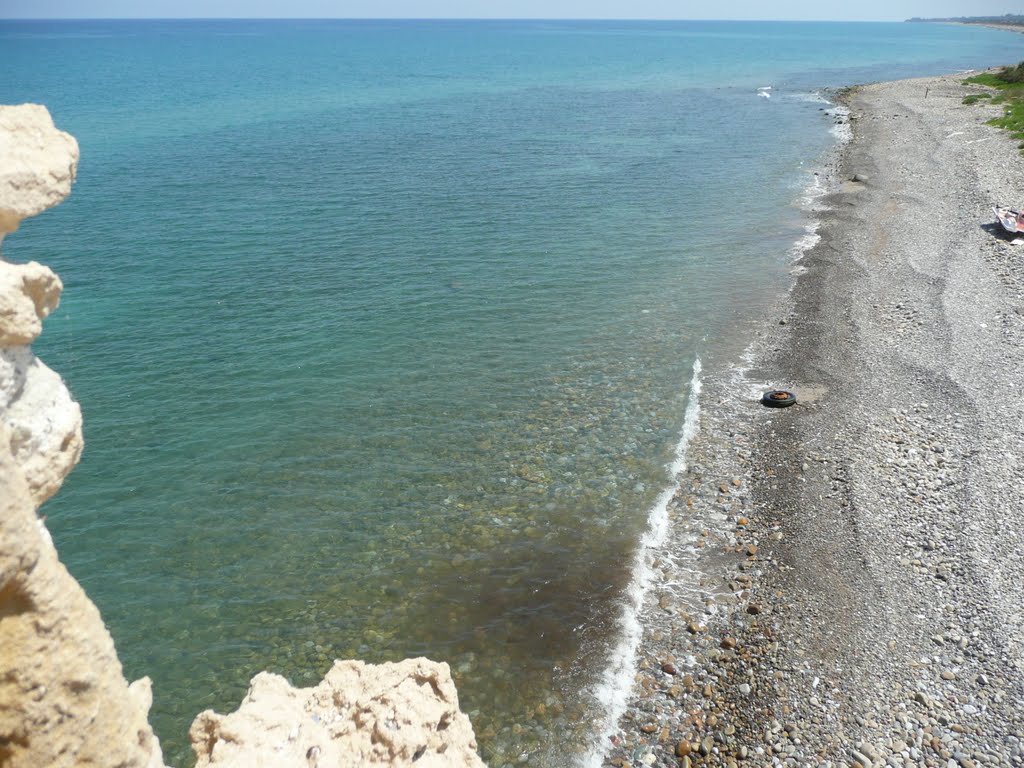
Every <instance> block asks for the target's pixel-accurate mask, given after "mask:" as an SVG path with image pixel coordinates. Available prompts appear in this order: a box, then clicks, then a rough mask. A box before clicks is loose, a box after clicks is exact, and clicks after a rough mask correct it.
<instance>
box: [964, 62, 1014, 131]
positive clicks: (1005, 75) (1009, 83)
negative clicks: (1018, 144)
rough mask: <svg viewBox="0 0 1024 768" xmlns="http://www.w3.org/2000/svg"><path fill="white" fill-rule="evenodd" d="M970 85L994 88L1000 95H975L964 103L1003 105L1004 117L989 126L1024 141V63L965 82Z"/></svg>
mask: <svg viewBox="0 0 1024 768" xmlns="http://www.w3.org/2000/svg"><path fill="white" fill-rule="evenodd" d="M968 83H972V84H974V85H984V86H986V87H988V88H994V89H996V90H997V91H998V93H996V94H990V93H974V94H971V95H969V96H967V97H965V98H964V101H963V103H964V104H977V103H978V102H979V101H981V100H982V99H989V100H990V101H989V103H991V104H1002V105H1003V116H1002V117H997V118H995V119H993V120H989V121H988V122H989V125H994V126H996V127H997V128H1003V129H1005V130H1007V131H1009V132H1010V135H1011V136H1013V138H1015V139H1017V140H1018V141H1020V140H1024V61H1022V62H1021V63H1020V64H1018V65H1016V66H1014V67H1003V68H1002V69H1001V70H999V71H998V72H994V73H993V72H985V73H983V74H980V75H974V76H973V77H969V78H967V79H966V80H964V84H965V85H966V84H968Z"/></svg>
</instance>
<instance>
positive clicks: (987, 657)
mask: <svg viewBox="0 0 1024 768" xmlns="http://www.w3.org/2000/svg"><path fill="white" fill-rule="evenodd" d="M963 77H964V75H962V74H956V75H949V76H943V77H935V78H925V79H915V80H904V81H897V82H888V83H879V84H872V85H866V86H860V87H857V88H854V89H851V90H849V91H847V92H845V93H844V94H842V96H841V99H840V101H841V102H842V103H843V104H844V105H845V108H846V109H848V110H849V112H848V113H846V112H845V111H843V110H840V111H839V112H837V117H836V120H837V121H838V122H839V123H841V124H843V130H849V133H850V137H851V138H850V140H849V141H848V142H847V143H845V144H843V145H842V146H841V147H840V148H839V149H838V150H837V151H836V154H835V157H833V158H832V159H831V160H830V161H829V163H828V169H827V171H826V172H824V173H823V179H825V178H826V177H827V180H826V182H825V183H826V184H827V188H828V190H829V193H828V194H827V195H826V196H825V197H824V198H823V199H822V208H823V210H822V211H821V212H820V215H819V216H818V218H819V219H820V221H821V225H820V227H819V228H818V230H817V235H818V236H819V238H820V239H819V240H818V241H817V243H816V245H814V246H813V247H812V248H810V249H809V250H808V251H806V252H805V254H804V255H803V256H802V258H800V260H799V262H798V263H796V264H795V265H794V274H795V282H794V287H793V288H792V290H791V291H790V293H789V294H788V296H787V297H786V298H785V299H784V300H782V302H781V303H780V304H779V305H778V306H777V307H776V308H775V311H774V313H773V315H772V316H771V317H767V318H765V319H764V321H763V322H762V323H761V324H759V325H757V326H754V327H752V328H751V329H750V330H751V339H752V343H751V347H750V349H749V351H748V358H749V359H748V360H747V361H746V363H745V364H744V367H742V368H738V367H737V368H733V369H731V370H730V369H727V368H723V367H722V366H718V369H720V370H723V371H724V372H723V373H721V374H716V375H714V376H711V377H708V378H706V379H705V381H704V382H703V386H704V391H703V393H702V395H701V415H700V430H699V433H698V435H697V436H696V438H695V439H694V441H693V442H692V443H691V444H690V446H689V450H688V454H687V467H686V469H685V470H684V473H683V475H682V476H681V478H680V480H681V487H680V490H679V492H678V493H677V494H676V496H675V498H674V499H673V501H672V503H671V505H670V509H669V515H670V521H669V525H670V531H669V533H668V535H667V537H666V541H665V543H664V545H663V546H660V547H657V548H655V549H654V550H653V551H652V552H651V553H650V554H649V557H650V562H649V565H650V567H651V572H652V574H653V575H652V578H651V585H650V588H649V589H648V590H647V592H646V593H645V596H644V606H643V609H642V611H641V617H642V627H643V630H642V631H643V637H642V640H641V641H640V649H639V657H638V669H637V673H636V677H635V682H634V685H633V688H632V691H631V693H630V698H629V701H628V703H627V704H626V706H625V713H624V714H623V715H622V717H621V718H620V719H619V722H618V727H617V728H616V729H614V730H613V732H612V733H611V734H610V735H609V737H608V738H609V739H610V748H609V751H608V752H607V754H606V756H605V758H604V764H605V765H607V766H619V767H621V768H626V767H627V766H642V765H648V766H684V767H686V766H704V765H707V766H712V765H714V766H719V765H721V766H733V765H749V766H774V765H786V766H805V765H822V766H851V767H852V766H861V768H868V767H869V766H870V767H872V768H874V767H876V766H941V767H943V768H955V767H956V766H960V768H971V767H972V766H1021V765H1024V674H1022V673H1024V654H1022V651H1024V641H1022V634H1021V631H1022V625H1024V612H1022V610H1021V606H1022V605H1024V580H1022V578H1021V577H1022V575H1024V555H1022V553H1024V525H1022V523H1024V384H1022V383H1021V380H1020V372H1021V370H1022V369H1024V344H1022V342H1024V247H1020V246H1017V247H1015V246H1013V245H1012V244H1011V243H1010V242H1009V241H1008V239H1007V238H1006V237H1005V236H1004V235H1003V234H1002V232H1001V231H1000V230H999V229H998V225H995V224H994V217H993V214H992V206H993V205H994V204H995V203H997V202H999V203H1004V204H1007V205H1011V206H1014V205H1018V204H1020V202H1021V200H1020V198H1021V195H1022V194H1024V160H1022V158H1021V156H1020V150H1019V149H1018V147H1017V142H1016V141H1015V140H1013V139H1012V138H1011V137H1010V136H1009V135H1008V134H1006V133H1005V132H1002V131H999V130H998V129H996V128H993V127H990V126H988V125H987V124H986V121H987V120H989V119H990V118H992V117H994V116H997V115H998V114H999V113H1000V108H999V107H993V106H991V105H985V104H983V103H979V104H973V105H964V104H963V98H964V96H966V95H968V94H970V93H975V92H979V91H981V90H983V89H981V88H980V87H978V86H971V85H964V84H963V82H962V80H963ZM775 388H781V389H785V390H791V391H793V392H795V393H796V394H797V397H798V403H797V405H795V406H793V407H790V408H778V409H769V408H764V407H762V406H761V405H760V404H759V402H758V398H759V397H760V394H761V393H762V392H764V391H766V390H769V389H775Z"/></svg>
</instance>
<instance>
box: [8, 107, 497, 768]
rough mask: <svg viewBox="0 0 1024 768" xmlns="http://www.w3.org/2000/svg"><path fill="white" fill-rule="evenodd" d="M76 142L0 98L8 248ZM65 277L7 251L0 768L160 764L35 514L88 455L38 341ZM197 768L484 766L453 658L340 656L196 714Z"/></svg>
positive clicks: (141, 703)
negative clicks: (310, 682)
mask: <svg viewBox="0 0 1024 768" xmlns="http://www.w3.org/2000/svg"><path fill="white" fill-rule="evenodd" d="M77 164H78V144H77V142H76V141H75V140H74V138H72V137H71V136H69V135H68V134H67V133H64V132H62V131H58V130H57V129H56V128H55V127H54V125H53V121H52V120H51V118H50V115H49V113H48V112H47V110H46V108H45V107H42V106H39V105H33V104H23V105H20V106H0V243H2V241H3V237H4V235H5V234H8V233H10V232H14V231H15V230H17V228H18V226H19V225H20V223H21V221H22V220H23V219H25V218H28V217H30V216H35V215H36V214H38V213H40V212H42V211H43V210H45V209H46V208H49V207H50V206H53V205H56V204H57V203H59V202H60V201H61V200H63V199H64V198H65V197H66V196H67V195H68V194H69V192H70V190H71V184H72V183H73V181H74V179H75V170H76V168H77ZM62 290H63V286H62V284H61V281H60V279H59V278H58V277H57V276H56V275H55V274H54V273H53V272H52V271H51V270H50V269H49V268H47V267H45V266H42V265H40V264H37V263H35V262H31V263H28V264H12V263H10V262H8V261H6V260H5V259H4V258H3V257H2V255H0V765H2V766H4V768H72V767H73V766H74V767H75V768H82V767H83V766H97V767H98V766H118V768H161V767H162V766H163V757H162V754H161V750H160V744H159V742H158V741H157V739H156V736H154V734H153V731H152V729H151V728H150V725H149V722H148V720H147V718H148V713H149V708H150V705H151V703H152V693H151V688H150V681H149V679H148V678H142V679H141V680H137V681H135V682H134V683H131V684H130V685H129V683H128V681H127V680H125V678H124V674H123V672H122V668H121V663H120V661H118V658H117V654H116V652H115V649H114V643H113V640H112V639H111V637H110V634H109V633H108V632H107V630H106V627H105V626H104V624H103V620H102V618H101V617H100V614H99V611H98V610H97V609H96V606H95V605H93V603H92V602H91V601H90V600H89V598H88V597H87V596H86V594H85V592H84V591H83V590H82V588H81V587H80V586H79V585H78V582H76V581H75V580H74V578H72V577H71V575H70V574H69V573H68V572H67V570H66V569H65V568H64V566H63V565H62V564H61V562H60V560H59V559H58V557H57V551H56V550H55V548H54V546H53V542H52V540H51V539H50V535H49V533H48V532H47V530H46V527H45V525H44V523H43V521H42V520H41V519H40V518H39V517H38V515H37V511H38V509H39V506H40V505H41V504H42V503H43V502H44V501H46V499H48V498H49V497H50V496H52V495H53V494H54V493H56V491H57V490H58V489H59V488H60V486H61V483H63V481H64V478H65V477H66V476H67V474H68V472H70V471H71V469H72V468H73V467H74V466H75V464H76V463H77V462H78V459H79V456H80V455H81V452H82V416H81V411H80V409H79V407H78V404H77V403H76V402H75V401H74V400H73V399H72V397H71V394H70V392H68V389H67V387H66V386H65V385H64V382H63V381H62V380H61V378H60V376H58V375H57V374H56V373H54V372H53V371H52V370H50V369H49V368H47V367H46V366H45V365H44V364H43V363H42V362H41V361H40V360H39V359H37V358H36V357H35V355H34V354H33V353H32V350H31V348H30V347H29V345H30V344H31V343H32V342H33V341H34V340H35V339H36V338H37V337H38V336H39V334H40V333H41V331H42V323H43V320H44V319H45V318H46V316H47V315H49V314H50V313H51V312H52V311H53V310H54V309H55V308H56V307H57V304H58V301H59V300H60V294H61V291H62ZM190 736H191V738H192V742H193V747H194V749H195V751H196V754H197V755H198V759H199V763H198V765H199V767H200V768H206V767H207V766H216V767H217V768H259V767H260V766H267V767H268V768H269V766H273V767H274V768H293V767H294V768H335V767H336V768H348V767H349V766H352V767H354V766H374V765H381V766H383V765H391V766H407V765H409V766H411V765H413V764H414V763H415V765H416V766H417V768H441V767H442V766H445V767H450V768H456V767H462V766H465V767H466V768H478V767H481V766H483V762H482V761H481V760H480V758H479V757H478V756H477V753H476V739H475V736H474V734H473V727H472V725H471V724H470V722H469V718H468V717H466V715H464V714H463V713H462V712H461V711H460V710H459V704H458V696H457V694H456V691H455V684H454V683H453V682H452V678H451V674H450V671H449V669H448V665H447V664H439V663H436V662H432V661H428V660H427V659H409V660H406V661H403V662H400V663H397V664H381V665H376V666H375V665H369V664H363V663H362V662H357V661H339V662H336V663H335V665H334V667H333V668H332V669H331V670H330V671H329V672H328V673H327V676H326V677H325V678H324V680H323V682H321V683H320V684H319V685H318V686H316V687H314V688H303V689H296V688H293V687H292V686H291V685H289V684H288V682H287V681H286V680H285V679H284V678H282V677H280V676H278V675H273V674H270V673H266V672H263V673H261V674H259V675H257V676H256V677H255V678H253V681H252V686H251V687H250V689H249V693H248V695H247V696H246V698H245V700H244V701H243V702H242V705H241V706H240V708H239V709H238V711H237V712H234V713H232V714H229V715H218V714H216V713H214V712H211V711H207V712H203V713H202V714H200V715H199V716H198V717H197V718H196V720H195V722H194V723H193V725H192V729H191V731H190Z"/></svg>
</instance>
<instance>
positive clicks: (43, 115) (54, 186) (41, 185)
mask: <svg viewBox="0 0 1024 768" xmlns="http://www.w3.org/2000/svg"><path fill="white" fill-rule="evenodd" d="M0 158H3V162H2V163H0V240H3V236H4V235H5V234H6V233H8V232H13V231H15V230H16V229H17V228H18V224H19V223H20V222H21V220H22V219H27V218H28V217H29V216H35V215H36V214H37V213H40V212H42V211H45V210H46V209H47V208H50V207H51V206H54V205H56V204H57V203H59V202H60V201H61V200H63V199H64V198H65V197H67V196H68V194H69V193H70V192H71V183H72V182H73V181H74V180H75V169H76V168H77V166H78V142H76V141H75V139H74V138H73V137H72V136H71V135H70V134H67V133H64V132H63V131H58V130H57V129H56V128H55V127H54V125H53V120H52V119H51V118H50V113H49V112H47V111H46V107H44V106H42V105H40V104H19V105H17V106H4V105H0Z"/></svg>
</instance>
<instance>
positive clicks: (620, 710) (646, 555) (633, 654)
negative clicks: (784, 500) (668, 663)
mask: <svg viewBox="0 0 1024 768" xmlns="http://www.w3.org/2000/svg"><path fill="white" fill-rule="evenodd" d="M700 372H701V362H700V358H697V359H696V360H694V361H693V378H692V379H691V380H690V393H689V396H688V397H687V402H686V414H685V416H684V418H683V426H682V429H681V430H680V433H679V442H678V443H677V444H676V450H675V454H674V458H673V460H672V464H671V465H670V466H669V467H668V470H669V472H670V473H671V475H672V482H671V484H670V485H669V487H668V488H666V489H665V490H664V491H662V493H661V495H660V496H658V500H657V501H656V502H655V503H654V506H653V507H651V511H650V514H649V515H648V516H647V532H646V533H645V534H644V535H643V537H642V538H641V539H640V544H639V546H638V547H637V550H636V555H635V557H634V559H633V580H632V581H631V582H630V585H629V587H628V589H627V590H626V595H625V599H624V600H623V603H622V614H621V616H620V619H619V623H620V626H621V632H622V635H621V637H620V639H619V642H618V644H617V645H616V646H615V648H614V649H613V650H612V655H611V659H609V662H608V666H607V667H606V668H605V671H604V674H602V676H601V681H600V682H599V683H597V685H596V686H595V687H594V698H595V701H598V702H600V703H601V704H603V705H604V708H605V711H604V722H603V723H602V724H601V726H600V728H599V729H598V733H599V734H600V735H599V737H598V740H597V742H596V743H595V744H594V745H593V746H592V747H591V749H590V751H589V752H587V754H586V755H584V756H583V759H582V760H581V761H580V765H581V766H582V768H600V766H601V764H602V763H603V762H604V757H605V755H606V754H607V753H608V749H609V747H610V746H611V737H612V736H613V735H615V733H617V732H618V730H619V728H618V725H619V719H620V718H621V717H622V715H623V714H625V712H626V707H627V706H628V704H629V697H630V694H631V693H632V689H633V679H634V678H635V677H636V671H637V651H638V650H639V648H640V640H641V639H642V638H643V625H642V624H641V623H640V613H641V611H642V610H643V607H644V599H645V598H646V596H647V592H648V591H649V590H650V587H651V582H652V580H653V577H654V569H653V568H652V567H651V561H652V552H653V551H654V550H656V549H658V548H659V547H661V546H662V545H663V544H664V543H665V537H666V536H667V535H668V505H669V502H671V501H672V498H673V497H674V496H675V495H676V492H677V491H678V490H679V489H680V487H681V485H682V481H681V480H680V477H681V475H682V473H683V470H685V469H686V449H687V447H688V446H689V445H690V441H691V440H692V439H693V436H694V435H695V434H697V428H698V421H699V418H700V391H701V386H702V383H701V378H700Z"/></svg>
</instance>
